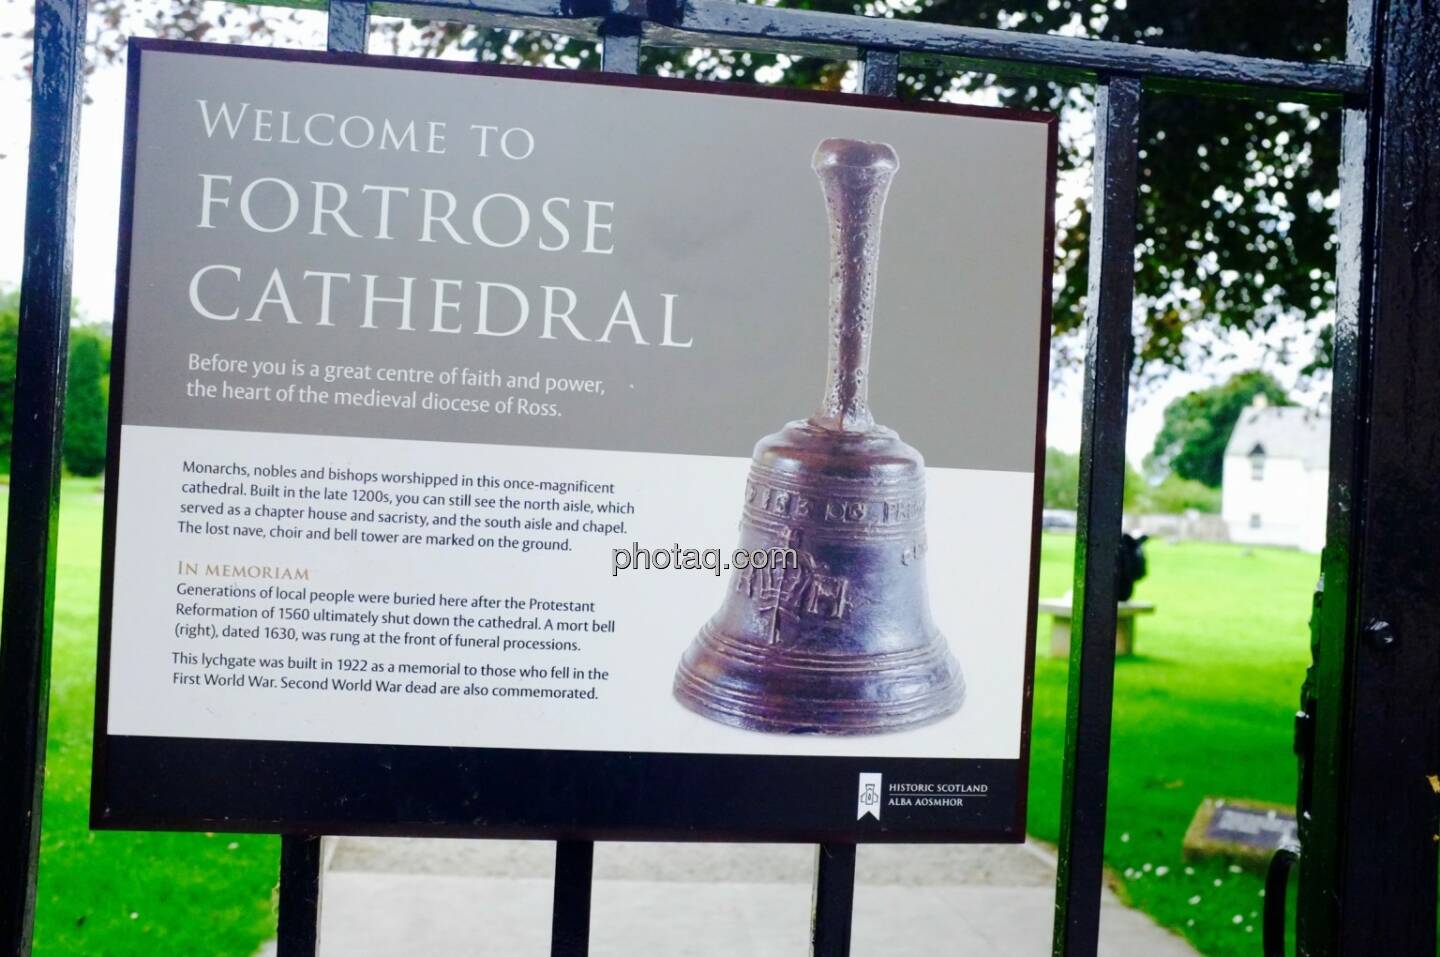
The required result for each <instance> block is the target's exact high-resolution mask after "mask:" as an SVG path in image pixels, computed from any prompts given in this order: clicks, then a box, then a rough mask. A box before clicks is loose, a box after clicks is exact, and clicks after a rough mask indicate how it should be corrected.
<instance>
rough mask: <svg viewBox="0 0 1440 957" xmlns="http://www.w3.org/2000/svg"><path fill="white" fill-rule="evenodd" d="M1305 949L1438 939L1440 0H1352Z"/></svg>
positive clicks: (1303, 868)
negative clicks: (1362, 76) (1364, 85)
mask: <svg viewBox="0 0 1440 957" xmlns="http://www.w3.org/2000/svg"><path fill="white" fill-rule="evenodd" d="M1349 21H1350V25H1351V34H1350V38H1349V39H1350V55H1351V56H1354V57H1356V58H1357V59H1359V60H1362V61H1368V62H1371V63H1372V64H1373V67H1372V72H1373V76H1374V81H1373V83H1374V90H1373V94H1372V96H1371V98H1370V100H1369V102H1368V103H1367V102H1365V101H1363V100H1359V99H1357V100H1355V101H1353V102H1352V103H1351V104H1350V109H1349V110H1347V115H1346V122H1345V128H1344V147H1345V155H1344V164H1345V165H1344V169H1343V172H1342V176H1343V178H1342V183H1343V184H1344V185H1345V186H1346V187H1349V192H1348V193H1347V194H1346V196H1345V198H1344V199H1343V200H1342V207H1341V211H1342V228H1341V234H1340V239H1341V250H1340V257H1339V266H1340V270H1339V282H1340V290H1339V291H1340V293H1341V300H1340V302H1339V304H1338V308H1337V316H1336V327H1335V380H1334V390H1335V396H1336V400H1335V408H1334V418H1333V420H1332V421H1333V422H1334V427H1333V428H1334V441H1333V443H1332V449H1331V471H1330V523H1329V527H1328V529H1327V543H1326V552H1325V561H1324V570H1325V572H1324V573H1325V577H1324V585H1323V593H1322V603H1321V609H1322V611H1321V619H1320V621H1321V627H1320V641H1319V647H1318V649H1317V656H1316V666H1317V667H1316V671H1315V677H1316V686H1317V691H1318V695H1317V697H1318V699H1319V703H1318V706H1317V714H1316V715H1315V734H1314V750H1313V753H1312V754H1311V755H1310V756H1309V757H1310V760H1311V764H1310V768H1311V772H1312V780H1313V782H1314V783H1313V785H1312V793H1313V801H1312V803H1311V806H1310V807H1309V809H1308V811H1309V815H1308V816H1309V820H1308V821H1304V820H1302V827H1304V830H1303V831H1302V834H1303V836H1304V838H1305V844H1304V845H1303V847H1302V851H1301V859H1300V867H1299V876H1300V889H1299V893H1300V896H1299V906H1298V911H1299V914H1300V923H1299V927H1298V938H1299V947H1300V948H1301V950H1300V952H1301V953H1304V954H1306V955H1311V957H1341V955H1344V957H1349V955H1357V957H1359V955H1370V954H1425V955H1429V954H1434V953H1435V952H1436V904H1437V894H1436V869H1437V863H1440V862H1437V849H1440V823H1437V818H1440V494H1437V476H1440V413H1437V410H1440V69H1437V62H1440V9H1437V8H1436V6H1435V4H1434V3H1433V2H1406V0H1390V2H1385V0H1379V2H1376V0H1355V2H1352V4H1351V12H1350V17H1349Z"/></svg>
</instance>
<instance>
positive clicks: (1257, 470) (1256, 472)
mask: <svg viewBox="0 0 1440 957" xmlns="http://www.w3.org/2000/svg"><path fill="white" fill-rule="evenodd" d="M1264 478H1265V449H1264V448H1262V447H1261V446H1259V445H1257V446H1255V447H1254V448H1253V449H1251V450H1250V481H1252V482H1260V481H1263V480H1264Z"/></svg>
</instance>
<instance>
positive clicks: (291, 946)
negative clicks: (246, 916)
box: [275, 834, 323, 957]
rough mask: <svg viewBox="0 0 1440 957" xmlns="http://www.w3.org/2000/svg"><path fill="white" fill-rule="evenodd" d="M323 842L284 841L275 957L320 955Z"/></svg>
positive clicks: (293, 837)
mask: <svg viewBox="0 0 1440 957" xmlns="http://www.w3.org/2000/svg"><path fill="white" fill-rule="evenodd" d="M322 841H323V838H319V837H314V836H311V835H306V834H286V835H284V836H283V837H281V838H280V920H279V922H278V926H277V928H276V935H275V957H315V955H316V954H318V953H319V952H320V871H321V866H322V863H323V860H322V859H323V851H322V848H321V842H322Z"/></svg>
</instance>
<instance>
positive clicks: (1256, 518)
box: [1250, 512, 1260, 528]
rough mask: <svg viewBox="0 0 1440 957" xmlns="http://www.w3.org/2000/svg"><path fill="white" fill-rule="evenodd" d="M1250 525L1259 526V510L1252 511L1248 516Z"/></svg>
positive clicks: (1252, 526)
mask: <svg viewBox="0 0 1440 957" xmlns="http://www.w3.org/2000/svg"><path fill="white" fill-rule="evenodd" d="M1250 527H1251V528H1259V527H1260V513H1259V512H1255V513H1253V514H1252V515H1251V516H1250Z"/></svg>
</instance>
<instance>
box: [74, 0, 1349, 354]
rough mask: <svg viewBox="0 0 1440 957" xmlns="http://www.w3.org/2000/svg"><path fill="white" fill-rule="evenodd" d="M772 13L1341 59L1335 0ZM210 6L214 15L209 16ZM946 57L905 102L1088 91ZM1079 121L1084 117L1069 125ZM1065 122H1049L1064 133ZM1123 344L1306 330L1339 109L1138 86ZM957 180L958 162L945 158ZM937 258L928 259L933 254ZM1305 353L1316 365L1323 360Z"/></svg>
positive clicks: (702, 73) (803, 71)
mask: <svg viewBox="0 0 1440 957" xmlns="http://www.w3.org/2000/svg"><path fill="white" fill-rule="evenodd" d="M778 3H779V5H781V6H794V7H802V8H805V9H810V10H819V11H828V12H843V13H864V14H869V15H872V16H875V15H882V16H886V17H893V18H896V19H903V20H916V21H926V22H938V23H948V24H958V25H965V26H978V27H1000V28H1005V29H1010V30H1019V31H1029V32H1038V33H1066V34H1070V35H1076V36H1084V37H1092V38H1097V39H1104V40H1116V41H1123V42H1130V43H1140V44H1145V45H1151V46H1168V47H1177V48H1187V49H1195V50H1208V51H1218V52H1224V53H1234V54H1243V55H1249V56H1258V57H1272V58H1278V59H1287V60H1320V59H1343V55H1344V49H1343V44H1344V36H1345V2H1344V0H1305V2H1303V3H1287V4H1267V3H1255V2H1254V0H1207V2H1205V3H1194V2H1193V0H1147V2H1144V3H1138V2H1134V0H909V2H903V3H902V2H900V0H873V2H858V0H778ZM217 11H218V12H217ZM300 15H301V14H298V13H297V12H296V11H293V10H285V9H281V8H275V7H259V6H237V5H231V4H211V3H205V2H202V0H167V2H161V3H156V4H153V5H142V4H136V3H134V2H133V0H96V2H95V3H94V12H93V13H92V16H91V22H92V32H93V33H94V38H95V41H96V49H97V50H98V52H99V54H100V56H99V58H100V59H101V60H104V59H106V58H109V59H114V58H116V57H118V56H119V55H120V54H121V51H122V50H123V38H124V37H125V36H126V35H127V34H129V33H138V34H142V35H143V34H150V35H158V36H166V37H172V38H189V39H211V40H217V39H225V40H240V41H246V42H266V40H267V39H268V37H269V34H270V33H271V31H272V30H274V29H275V27H276V25H277V23H281V22H284V21H285V20H289V19H294V18H296V17H297V16H300ZM371 48H372V49H373V50H382V49H388V51H389V52H396V53H418V54H419V55H421V56H440V55H445V54H451V55H453V54H455V53H456V52H465V53H468V54H470V55H473V56H475V57H476V58H477V59H480V60H484V61H490V62H494V61H503V62H510V63H523V64H536V65H540V64H554V65H559V66H563V67H566V68H570V69H579V70H592V69H598V68H599V65H600V57H599V51H598V49H597V46H596V44H595V43H594V42H593V41H588V40H584V39H577V38H574V37H566V36H561V35H559V34H552V33H540V32H533V31H511V30H481V29H477V28H474V27H468V26H463V25H460V24H454V23H444V22H429V21H409V22H407V21H403V20H393V19H391V20H379V19H377V20H376V22H375V26H374V32H373V34H372V39H371ZM849 68H850V64H848V63H845V62H834V61H827V60H817V59H806V58H794V57H788V56H781V55H768V54H761V53H749V52H738V51H726V50H676V49H659V48H646V50H645V56H644V58H643V61H642V70H643V71H644V72H646V73H651V74H659V75H665V76H688V77H698V78H702V79H723V80H731V81H738V82H765V83H773V84H776V85H782V86H795V87H808V88H819V89H838V88H840V86H841V84H842V82H843V81H844V80H845V77H846V75H847V72H848V70H849ZM959 68H960V64H958V63H957V64H955V65H954V66H953V67H950V68H946V67H943V66H938V65H935V64H928V65H926V66H923V67H907V68H906V69H904V70H902V71H901V74H900V91H899V92H900V95H901V96H902V97H904V98H929V99H936V98H941V97H953V96H955V95H956V94H963V93H966V92H973V91H976V90H979V89H982V88H984V89H986V90H989V91H991V95H993V96H994V97H996V98H997V99H998V101H999V102H1000V103H1002V104H1003V105H1006V106H1012V107H1020V108H1031V109H1045V110H1055V111H1060V112H1062V113H1068V114H1069V115H1070V116H1071V117H1083V116H1085V115H1087V114H1088V112H1089V106H1090V104H1091V102H1092V98H1093V90H1092V88H1089V87H1081V86H1076V85H1061V84H1058V83H1053V82H1049V81H1044V80H1028V79H1024V78H1018V79H1017V77H1014V76H1010V77H1001V78H998V79H997V78H996V77H993V76H987V75H983V74H975V73H966V72H960V69H959ZM1079 125H1080V126H1082V127H1083V124H1079ZM1069 128H1070V127H1068V126H1067V127H1064V129H1069ZM1141 132H1142V137H1143V144H1142V153H1141V160H1142V168H1141V171H1140V174H1141V185H1140V220H1141V222H1140V236H1139V246H1138V248H1137V250H1136V264H1137V271H1136V276H1135V281H1136V292H1137V297H1138V298H1137V303H1138V306H1139V309H1140V312H1141V313H1142V314H1143V317H1144V318H1143V323H1142V324H1141V328H1139V329H1138V331H1137V332H1138V334H1137V338H1136V344H1137V358H1138V361H1139V363H1140V365H1141V367H1142V368H1150V369H1157V370H1163V369H1164V368H1166V367H1169V366H1174V365H1179V364H1181V363H1182V362H1185V361H1187V360H1193V359H1194V358H1195V357H1196V356H1195V353H1196V352H1197V351H1201V352H1203V351H1204V350H1206V349H1208V348H1210V347H1211V346H1210V345H1209V344H1211V343H1214V342H1217V341H1221V338H1222V337H1216V336H1214V335H1207V334H1206V333H1214V332H1224V331H1226V330H1240V331H1244V332H1249V333H1255V332H1262V331H1268V330H1270V329H1271V328H1272V327H1273V326H1274V324H1275V323H1276V322H1278V321H1280V320H1281V319H1282V318H1288V319H1291V320H1300V322H1297V324H1296V328H1304V327H1305V325H1306V324H1310V325H1313V324H1314V323H1315V320H1316V317H1317V316H1318V315H1319V314H1321V313H1323V312H1324V311H1325V310H1327V309H1328V308H1329V307H1330V306H1331V304H1332V302H1333V298H1334V293H1335V286H1334V281H1333V275H1332V274H1333V270H1334V244H1333V214H1334V202H1335V191H1336V187H1337V168H1338V152H1339V146H1338V140H1339V137H1338V110H1337V109H1335V108H1330V107H1325V108H1321V107H1314V106H1308V107H1306V106H1295V105H1281V106H1279V107H1275V106H1272V105H1269V104H1261V103H1257V102H1254V101H1250V100H1244V99H1220V98H1203V97H1196V96H1191V95H1180V94H1174V93H1155V92H1151V93H1148V94H1147V98H1146V103H1145V112H1144V123H1143V128H1142V131H1141ZM1064 139H1065V142H1064V144H1063V148H1062V150H1061V156H1060V164H1061V169H1062V173H1063V171H1065V170H1073V169H1078V168H1084V167H1085V166H1086V165H1087V164H1088V163H1089V160H1090V149H1091V143H1092V140H1091V138H1090V137H1088V136H1085V135H1067V136H1065V137H1064ZM956 174H957V176H963V175H964V170H963V158H959V159H958V160H957V169H956ZM1057 212H1058V216H1059V219H1060V229H1059V234H1058V239H1057V243H1058V248H1057V260H1058V266H1059V271H1060V274H1061V276H1060V279H1061V281H1060V282H1057V285H1056V297H1055V311H1054V324H1055V331H1056V332H1057V333H1058V334H1060V339H1059V340H1058V341H1059V343H1060V345H1061V346H1062V349H1068V350H1070V351H1073V348H1074V347H1076V345H1077V344H1076V343H1075V341H1074V339H1073V338H1071V339H1067V338H1065V337H1064V336H1063V334H1064V333H1066V332H1068V331H1071V330H1073V329H1075V328H1077V327H1078V326H1079V325H1080V324H1081V321H1082V319H1083V307H1084V293H1085V277H1086V271H1087V269H1088V247H1089V238H1090V237H1089V232H1090V220H1089V213H1088V210H1087V209H1086V208H1085V203H1084V202H1081V203H1080V205H1079V206H1078V207H1077V208H1075V209H1068V210H1067V209H1062V210H1059V211H1057ZM937 254H939V255H943V251H937ZM1324 347H1325V342H1324V341H1322V342H1321V344H1320V354H1319V357H1318V359H1319V364H1320V365H1322V366H1323V365H1324V364H1326V362H1327V360H1328V353H1327V352H1326V351H1325V348H1324Z"/></svg>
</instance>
